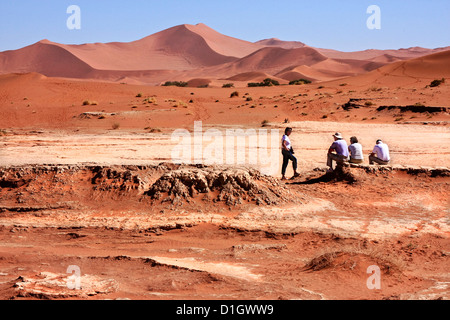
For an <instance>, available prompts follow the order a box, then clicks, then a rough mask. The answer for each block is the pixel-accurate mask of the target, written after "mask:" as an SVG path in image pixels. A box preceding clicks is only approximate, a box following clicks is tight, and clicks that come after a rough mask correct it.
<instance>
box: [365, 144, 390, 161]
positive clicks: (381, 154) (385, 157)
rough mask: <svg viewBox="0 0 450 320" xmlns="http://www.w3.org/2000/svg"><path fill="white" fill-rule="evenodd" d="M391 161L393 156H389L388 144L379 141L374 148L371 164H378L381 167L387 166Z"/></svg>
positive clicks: (370, 157) (370, 159)
mask: <svg viewBox="0 0 450 320" xmlns="http://www.w3.org/2000/svg"><path fill="white" fill-rule="evenodd" d="M390 161H391V156H390V154H389V147H388V145H387V144H385V143H383V141H382V140H381V139H379V140H377V144H376V145H375V148H373V151H372V153H371V154H370V156H369V164H374V162H375V163H378V164H380V165H383V166H386V165H388V164H389V162H390Z"/></svg>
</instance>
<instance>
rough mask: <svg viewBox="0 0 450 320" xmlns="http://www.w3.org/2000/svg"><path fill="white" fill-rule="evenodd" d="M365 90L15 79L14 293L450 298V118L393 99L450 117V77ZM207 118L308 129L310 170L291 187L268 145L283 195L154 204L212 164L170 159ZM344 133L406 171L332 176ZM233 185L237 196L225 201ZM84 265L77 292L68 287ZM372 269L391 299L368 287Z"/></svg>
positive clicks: (2, 241) (8, 108) (1, 238)
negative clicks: (166, 183) (337, 137)
mask: <svg viewBox="0 0 450 320" xmlns="http://www.w3.org/2000/svg"><path fill="white" fill-rule="evenodd" d="M363 80H364V79H363V78H362V79H359V80H353V78H350V79H348V80H342V81H334V82H329V83H325V84H322V85H321V86H319V85H317V84H312V85H305V86H280V87H272V88H236V89H222V88H202V89H200V88H162V87H146V86H133V85H126V84H112V83H98V82H82V81H72V80H64V79H51V78H45V77H43V76H40V75H37V74H29V75H20V76H19V75H9V76H1V78H0V85H1V86H2V88H3V89H4V90H2V92H1V93H0V103H1V106H2V109H1V111H2V116H1V117H0V129H1V131H0V145H1V149H0V187H1V188H0V298H2V299H123V298H129V299H199V300H200V299H449V298H450V287H449V286H450V274H449V272H448V270H449V267H450V260H449V255H450V240H449V236H450V219H449V214H450V200H449V197H448V190H449V186H450V178H449V177H450V175H449V169H448V166H449V163H450V162H449V160H450V143H449V142H450V131H449V127H448V123H449V119H450V115H449V113H448V109H447V111H436V112H420V111H417V110H415V111H411V110H410V111H401V110H400V109H397V108H395V107H398V106H414V105H416V106H417V107H420V106H421V105H425V106H431V107H443V108H448V107H450V106H449V100H448V97H449V91H450V84H445V85H442V86H440V87H438V88H428V87H426V85H427V84H429V79H425V80H420V79H414V80H413V81H412V80H411V81H409V80H408V81H407V80H404V79H403V80H402V81H403V82H400V83H397V82H396V81H395V79H392V81H391V82H389V81H385V82H384V83H383V85H382V84H377V83H376V82H373V81H372V80H370V79H369V80H370V81H369V80H367V81H366V82H364V81H363ZM386 83H387V84H386ZM233 91H238V92H239V96H238V97H234V98H231V97H230V95H231V93H232V92H233ZM250 97H251V99H249V98H250ZM351 99H359V100H351ZM85 100H86V101H87V100H89V101H90V103H89V104H88V103H86V104H85V105H83V102H84V101H85ZM348 102H351V103H353V105H352V106H351V107H350V108H347V110H346V109H345V108H343V107H342V106H344V105H345V104H347V103H348ZM381 106H394V108H391V110H378V108H379V107H381ZM194 121H201V122H202V124H203V131H204V132H205V131H206V130H209V129H216V130H218V131H219V132H221V133H225V132H226V130H227V129H228V130H229V129H243V130H250V129H254V130H255V132H256V133H258V132H259V131H257V130H260V129H265V130H269V132H270V130H278V131H277V134H278V141H279V139H280V138H281V134H282V131H283V130H284V128H285V127H286V126H290V127H293V128H294V133H293V135H292V142H293V145H294V147H295V149H296V155H297V156H298V158H299V164H300V172H301V174H302V175H301V177H299V178H296V179H293V180H288V181H287V182H280V181H279V178H280V168H281V163H280V162H281V156H280V155H279V149H278V145H270V147H269V152H270V153H273V154H275V155H276V156H275V158H276V159H277V161H275V164H274V165H275V166H276V168H275V170H274V173H273V175H272V176H273V178H272V179H273V180H264V179H265V178H264V179H263V178H256V177H253V176H251V178H252V179H254V180H255V181H256V182H257V183H256V185H257V186H258V187H261V189H258V190H265V191H264V192H267V193H268V194H270V195H271V198H270V199H276V198H277V195H278V196H279V199H282V200H277V201H272V200H271V201H270V203H269V202H267V203H264V202H263V203H258V202H257V201H256V202H255V201H254V200H255V199H256V198H257V195H256V196H255V195H254V194H253V195H250V194H249V193H248V192H247V191H248V190H246V191H245V192H244V193H239V192H241V191H242V190H241V189H239V190H238V189H236V190H234V189H231V190H229V189H226V188H228V187H230V186H231V188H233V187H234V186H236V185H235V184H230V185H226V186H221V187H223V189H216V191H214V192H213V191H211V193H210V194H209V196H210V198H208V199H205V198H203V197H202V196H201V192H200V193H199V194H197V193H195V194H194V195H192V193H191V195H190V196H187V195H185V196H184V198H177V197H176V196H177V194H175V198H173V197H171V196H170V194H169V195H164V196H163V198H162V201H161V199H160V198H155V199H152V198H151V197H150V196H148V191H149V190H151V189H152V186H154V185H155V183H157V182H158V181H159V179H160V178H161V177H162V176H164V175H165V174H170V173H171V172H178V171H179V170H184V172H187V173H188V174H192V173H193V172H197V171H196V170H198V168H196V167H190V166H185V167H183V166H181V167H180V166H179V165H178V164H173V163H172V159H173V158H172V153H171V152H172V150H173V148H174V147H175V146H176V144H177V141H176V140H174V139H172V135H173V132H174V131H175V130H177V129H186V130H189V131H190V132H192V130H193V127H194ZM263 124H264V126H263ZM337 131H339V132H342V133H343V135H344V136H345V137H346V138H347V140H348V138H349V137H350V136H352V135H356V136H358V138H359V139H360V141H361V142H362V144H363V146H364V152H365V154H366V155H367V154H368V153H369V152H370V151H371V150H372V148H373V145H374V144H375V140H376V139H378V138H381V139H383V140H384V141H386V142H387V143H388V144H389V146H390V148H391V152H392V165H391V166H389V167H388V168H387V169H386V170H385V169H378V168H375V167H369V166H367V163H366V166H362V167H351V168H346V169H345V172H344V175H343V178H342V177H339V176H330V175H327V174H326V173H325V172H324V169H325V168H326V165H325V164H326V158H325V157H326V152H327V148H328V147H329V145H330V144H331V142H332V137H331V135H332V134H333V133H335V132H337ZM207 146H208V141H202V147H201V148H200V150H205V148H207ZM236 147H243V148H244V149H245V150H246V151H247V152H248V153H249V154H256V153H257V152H258V148H256V147H255V146H254V145H249V144H248V143H245V145H239V144H238V145H236ZM366 161H367V159H366ZM219 164H220V163H219ZM208 167H211V168H213V169H212V170H217V171H220V170H223V169H221V168H222V167H221V166H217V164H216V165H214V164H210V165H209V166H208ZM247 167H248V166H247ZM199 168H200V169H201V167H199ZM200 169H199V170H200ZM247 169H248V168H247ZM247 169H243V170H244V172H245V170H247ZM288 174H289V175H290V174H292V169H291V167H289V169H288ZM245 176H246V177H247V176H248V175H245ZM233 177H235V178H236V177H238V176H233ZM233 179H234V178H233ZM236 179H237V178H236ZM249 179H250V178H249ZM258 179H260V180H258ZM261 179H262V180H261ZM180 181H182V180H179V181H178V180H177V183H178V182H180ZM268 181H269V182H268ZM217 190H219V191H217ZM224 190H227V192H229V193H227V194H226V196H227V197H228V198H225V199H228V200H229V199H236V198H237V199H238V200H239V201H237V202H235V203H229V202H227V201H220V200H219V201H215V200H214V199H215V197H216V196H217V193H215V192H222V191H224ZM278 190H282V193H279V191H278ZM238 191H239V192H238ZM236 192H237V193H238V194H236ZM261 192H262V191H261ZM264 192H262V193H261V194H264ZM280 192H281V191H280ZM243 194H244V196H243ZM280 194H281V195H280ZM239 197H240V198H239ZM180 199H181V200H180ZM211 199H213V200H211ZM73 265H75V266H78V267H79V268H80V270H81V289H80V290H70V289H68V288H67V286H66V283H67V281H68V278H67V277H68V276H69V274H68V267H69V266H73ZM373 265H376V266H378V267H379V268H380V270H381V289H375V290H370V289H369V288H368V287H367V280H368V278H369V277H370V274H368V273H367V270H368V267H369V266H373Z"/></svg>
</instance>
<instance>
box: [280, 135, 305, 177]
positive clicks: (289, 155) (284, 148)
mask: <svg viewBox="0 0 450 320" xmlns="http://www.w3.org/2000/svg"><path fill="white" fill-rule="evenodd" d="M291 134H292V128H286V130H284V135H283V138H282V139H281V154H282V155H283V167H282V169H281V174H282V175H283V177H282V178H281V180H286V169H287V166H288V164H289V160H291V161H292V167H293V169H294V177H293V178H295V177H298V176H300V174H299V173H298V172H297V158H296V157H294V149H293V148H292V144H291V140H290V139H289V136H290V135H291Z"/></svg>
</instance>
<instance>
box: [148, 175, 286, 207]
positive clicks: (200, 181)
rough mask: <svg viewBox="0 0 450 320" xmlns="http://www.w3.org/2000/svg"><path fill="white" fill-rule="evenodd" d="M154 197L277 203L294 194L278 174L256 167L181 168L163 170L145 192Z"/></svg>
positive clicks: (161, 198)
mask: <svg viewBox="0 0 450 320" xmlns="http://www.w3.org/2000/svg"><path fill="white" fill-rule="evenodd" d="M146 195H148V196H150V197H151V198H152V199H153V200H160V201H161V200H162V201H170V202H172V203H180V202H183V201H186V202H190V201H191V200H193V199H194V198H198V197H201V199H202V200H205V201H213V202H223V203H225V204H226V205H229V206H236V205H240V204H243V203H246V202H247V203H248V202H250V203H251V202H253V203H256V204H257V205H277V204H280V203H283V202H287V201H289V200H290V199H291V198H292V196H291V194H290V192H289V191H288V190H287V189H286V187H285V186H283V185H281V184H280V183H279V182H278V180H276V179H275V178H272V177H269V176H264V175H262V174H261V173H260V172H259V171H257V170H253V169H243V168H242V169H239V168H229V169H219V168H213V167H211V168H202V169H181V170H175V171H172V172H168V173H166V174H164V175H163V176H162V177H161V178H160V179H159V180H158V181H156V182H155V183H154V184H153V185H152V187H151V188H150V189H149V190H148V191H147V192H146Z"/></svg>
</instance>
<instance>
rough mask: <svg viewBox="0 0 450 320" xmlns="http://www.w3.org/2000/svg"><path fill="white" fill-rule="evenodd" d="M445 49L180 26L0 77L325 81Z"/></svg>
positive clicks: (28, 56)
mask: <svg viewBox="0 0 450 320" xmlns="http://www.w3.org/2000/svg"><path fill="white" fill-rule="evenodd" d="M446 49H449V47H447V48H438V49H425V48H418V47H416V48H409V49H400V50H365V51H359V52H340V51H336V50H329V49H316V48H312V47H309V46H307V45H305V44H304V43H301V42H296V41H282V40H279V39H275V38H272V39H266V40H261V41H258V42H255V43H252V42H249V41H244V40H240V39H236V38H232V37H229V36H226V35H223V34H221V33H219V32H217V31H215V30H213V29H211V28H209V27H208V26H206V25H204V24H197V25H179V26H176V27H173V28H170V29H167V30H163V31H161V32H158V33H155V34H153V35H150V36H148V37H146V38H143V39H141V40H137V41H133V42H129V43H119V42H114V43H95V44H94V43H93V44H84V45H65V44H58V43H54V42H50V41H48V40H43V41H40V42H38V43H35V44H33V45H30V46H28V47H25V48H22V49H19V50H14V51H5V52H0V74H8V73H28V72H38V73H41V74H43V75H45V76H48V77H63V78H77V79H93V80H102V81H113V82H126V83H130V84H151V85H158V84H160V83H162V82H164V81H175V80H179V81H181V80H183V81H188V80H190V79H194V78H204V79H211V80H217V79H226V78H232V77H233V76H237V77H238V78H241V77H242V76H241V75H242V74H246V73H249V72H261V73H264V74H265V75H264V76H266V77H269V76H270V77H278V78H280V79H281V78H282V79H285V80H295V79H296V78H299V77H300V78H302V77H303V78H308V79H311V80H314V81H327V80H333V79H338V78H342V77H346V76H354V75H359V74H364V73H367V72H369V71H372V70H374V69H376V68H379V67H381V66H383V65H386V64H389V63H392V62H396V61H399V60H405V59H412V58H416V57H420V56H424V55H427V54H430V53H435V52H442V51H444V50H446ZM248 80H254V79H253V78H252V77H250V78H249V79H248ZM245 81H247V80H245Z"/></svg>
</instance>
